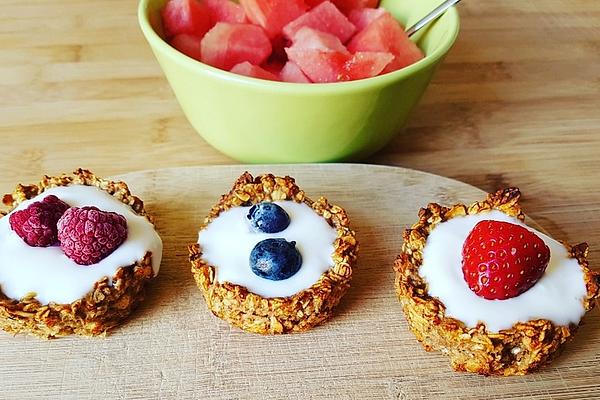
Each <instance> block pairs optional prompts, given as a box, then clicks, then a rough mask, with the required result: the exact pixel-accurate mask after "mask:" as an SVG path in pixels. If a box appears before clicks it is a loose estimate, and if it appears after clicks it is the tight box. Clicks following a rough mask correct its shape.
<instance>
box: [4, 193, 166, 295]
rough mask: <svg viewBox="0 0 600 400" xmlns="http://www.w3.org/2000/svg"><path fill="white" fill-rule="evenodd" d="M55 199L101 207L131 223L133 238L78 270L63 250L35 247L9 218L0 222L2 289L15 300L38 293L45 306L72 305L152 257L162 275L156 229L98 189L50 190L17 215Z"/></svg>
mask: <svg viewBox="0 0 600 400" xmlns="http://www.w3.org/2000/svg"><path fill="white" fill-rule="evenodd" d="M51 194H53V195H55V196H56V197H58V198H59V199H61V200H62V201H64V202H65V203H67V204H68V205H69V206H71V207H84V206H96V207H98V208H99V209H101V210H103V211H112V212H116V213H119V214H121V215H123V216H124V217H125V218H126V219H127V239H126V240H125V241H124V242H123V243H122V244H121V246H119V247H118V248H117V249H116V250H115V251H114V252H112V253H111V254H110V255H109V256H108V257H106V258H104V259H103V260H101V261H100V262H99V263H97V264H93V265H89V266H85V265H78V264H76V263H75V262H74V261H73V260H71V259H70V258H68V257H67V256H66V255H65V254H64V253H63V252H62V250H61V249H60V247H59V246H52V247H30V246H29V245H27V244H26V243H25V242H24V241H23V239H21V238H20V237H19V236H18V235H17V234H16V233H15V232H14V231H13V230H12V229H11V227H10V223H9V221H8V218H9V215H10V214H9V215H7V216H5V217H3V218H0V288H1V289H2V292H4V294H5V295H7V296H8V297H10V298H12V299H17V300H18V299H20V298H22V297H23V296H25V295H26V294H28V293H30V292H35V293H37V295H36V296H35V297H36V298H37V300H38V301H39V302H40V303H42V304H47V303H49V302H55V303H60V304H68V303H71V302H73V301H75V300H78V299H80V298H82V297H84V296H85V295H86V294H87V293H88V292H89V291H90V290H91V289H93V287H94V283H95V282H96V281H98V280H99V279H101V278H103V277H105V276H108V277H109V278H112V277H113V276H114V275H115V273H116V272H117V269H119V267H123V266H128V265H132V264H135V262H136V261H140V260H142V259H143V258H144V255H145V254H146V252H148V251H151V252H152V268H153V270H154V275H156V274H158V269H159V267H160V261H161V258H162V241H161V239H160V236H158V234H157V233H156V231H155V230H154V226H153V225H152V224H151V223H150V222H149V221H148V220H147V219H146V218H145V217H142V216H139V215H137V214H136V213H135V212H134V211H133V210H132V209H131V207H129V206H128V205H127V204H124V203H122V202H121V201H119V200H118V199H116V198H114V197H113V196H111V195H110V194H108V193H106V192H105V191H103V190H101V189H98V188H96V187H93V186H85V185H72V186H61V187H56V188H51V189H47V190H46V191H44V192H43V193H42V194H40V195H38V196H36V197H35V198H33V199H30V200H27V201H24V202H22V203H21V204H19V206H18V207H17V208H16V209H15V210H13V211H12V212H15V211H17V210H22V209H25V208H27V207H28V206H29V204H31V203H33V202H35V201H40V200H42V199H43V198H44V197H46V196H49V195H51ZM12 212H11V213H12Z"/></svg>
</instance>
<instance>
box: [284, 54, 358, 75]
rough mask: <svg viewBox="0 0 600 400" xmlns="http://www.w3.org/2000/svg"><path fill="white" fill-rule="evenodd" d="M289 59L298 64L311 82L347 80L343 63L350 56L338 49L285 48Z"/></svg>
mask: <svg viewBox="0 0 600 400" xmlns="http://www.w3.org/2000/svg"><path fill="white" fill-rule="evenodd" d="M286 51H287V54H288V57H289V59H290V61H292V62H293V63H295V64H296V65H298V67H300V69H301V70H302V72H304V74H305V75H306V76H307V77H308V78H309V79H310V80H311V81H313V82H317V83H329V82H339V81H341V80H347V77H346V75H345V73H344V64H345V63H346V62H347V61H348V60H349V59H351V58H352V56H351V55H349V54H345V53H342V52H340V51H327V50H319V49H306V50H303V49H297V48H294V46H292V47H290V48H289V49H286Z"/></svg>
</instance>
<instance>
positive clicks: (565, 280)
mask: <svg viewBox="0 0 600 400" xmlns="http://www.w3.org/2000/svg"><path fill="white" fill-rule="evenodd" d="M483 220H495V221H505V222H511V223H513V224H518V225H521V226H524V227H526V228H527V229H529V230H530V231H532V232H534V233H535V234H536V235H538V236H539V237H540V238H541V239H542V240H543V241H544V242H545V243H546V245H547V246H548V247H549V248H550V262H549V263H548V267H547V268H546V272H545V273H544V275H543V276H542V278H541V279H540V280H539V281H538V282H537V283H536V284H535V285H534V286H533V287H532V288H531V289H529V290H527V291H526V292H524V293H522V294H520V295H519V296H517V297H513V298H511V299H506V300H487V299H484V298H483V297H479V296H477V295H476V294H475V293H473V292H472V291H471V289H469V287H468V285H467V283H466V282H465V280H464V278H463V272H462V248H463V243H464V241H465V239H466V238H467V236H468V235H469V232H470V231H471V230H472V229H473V227H474V226H475V225H476V224H477V223H478V222H480V221H483ZM419 273H420V275H421V276H422V277H423V278H424V279H425V281H426V282H427V285H428V291H429V294H430V295H431V296H433V297H437V298H438V299H440V300H441V301H442V302H443V303H444V305H445V306H446V316H448V317H452V318H456V319H458V320H460V321H462V322H463V323H464V324H465V325H466V326H467V327H469V328H472V327H475V326H476V325H477V323H478V322H483V323H484V324H485V325H486V327H487V330H488V331H489V332H498V331H500V330H502V329H509V328H511V327H512V326H513V325H514V324H515V323H517V322H527V321H530V320H534V319H547V320H550V321H552V322H553V323H555V324H557V325H569V324H570V323H573V324H577V323H579V320H580V319H581V317H582V316H583V314H584V313H585V309H584V307H583V299H584V297H585V295H586V293H587V292H586V287H585V282H584V280H583V270H582V269H581V267H580V265H579V264H578V263H577V260H575V259H573V258H569V255H568V253H567V250H566V249H565V247H564V246H563V245H562V244H560V243H559V242H557V241H556V240H554V239H552V238H550V237H548V236H546V235H544V234H543V233H541V232H538V231H536V230H535V229H533V228H530V227H528V226H526V225H525V224H523V223H522V222H520V221H519V220H518V219H516V218H513V217H510V216H508V215H506V214H504V213H502V212H500V211H497V210H493V211H490V212H486V213H481V214H476V215H469V216H464V217H455V218H452V219H450V220H448V221H446V222H443V223H440V224H439V225H437V226H436V227H435V229H433V231H432V232H431V233H430V234H429V237H428V238H427V243H426V245H425V249H424V250H423V264H422V265H421V267H420V269H419Z"/></svg>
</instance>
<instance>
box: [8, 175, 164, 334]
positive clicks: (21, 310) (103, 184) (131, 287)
mask: <svg viewBox="0 0 600 400" xmlns="http://www.w3.org/2000/svg"><path fill="white" fill-rule="evenodd" d="M68 185H87V186H96V187H98V188H100V189H102V190H104V191H106V192H108V193H110V194H111V195H113V196H114V197H115V198H117V199H118V200H120V201H121V202H123V203H125V204H128V205H129V206H131V208H132V209H133V210H134V211H135V212H136V213H137V214H138V215H143V216H145V217H146V218H148V220H149V221H151V222H152V220H151V218H150V216H149V215H147V214H146V211H145V210H144V203H143V202H142V201H141V200H140V199H139V198H137V197H135V196H133V195H131V193H130V192H129V188H128V187H127V185H126V184H125V183H124V182H113V181H108V180H104V179H101V178H98V177H97V176H95V175H94V174H92V173H91V172H90V171H87V170H83V169H78V170H76V171H74V172H73V174H72V175H61V176H57V177H50V176H44V178H43V179H42V180H41V182H40V183H39V184H33V185H21V184H19V185H17V187H16V189H15V191H14V192H13V193H10V194H6V195H4V197H3V199H2V201H3V203H4V204H5V205H7V206H9V207H10V209H12V208H14V207H16V206H17V205H19V203H21V202H22V201H25V200H28V199H30V198H32V197H35V196H36V195H38V194H40V193H42V192H43V191H44V190H46V189H48V188H51V187H56V186H68ZM3 214H5V213H3ZM0 217H1V216H0ZM152 277H153V270H152V254H151V252H148V253H146V255H145V256H144V258H143V259H142V260H140V261H139V262H137V263H136V264H135V265H133V266H123V267H121V268H119V269H118V270H117V272H116V274H115V276H114V277H113V279H112V285H111V284H110V282H109V278H108V277H104V278H103V279H100V280H99V281H97V282H96V283H95V285H94V289H93V290H91V291H90V292H89V293H88V294H87V295H86V296H85V297H84V298H82V299H79V300H77V301H74V302H73V303H71V304H56V303H50V304H41V303H40V302H38V301H37V300H36V299H35V298H33V295H34V294H33V295H32V296H28V297H25V298H23V299H20V300H14V299H9V298H8V297H7V296H6V295H5V294H4V293H2V291H1V290H0V327H2V329H4V330H5V331H7V332H10V333H14V334H17V333H30V334H33V335H36V336H39V337H42V338H47V339H50V338H55V337H60V336H66V335H70V334H78V335H86V336H98V335H105V334H106V333H107V332H108V331H109V330H111V329H112V328H114V327H115V326H117V325H119V324H120V323H121V322H122V321H123V320H124V319H125V318H126V317H127V316H129V314H130V313H131V311H132V310H133V309H134V308H135V307H136V306H137V305H138V304H139V303H140V302H141V301H142V300H143V298H144V293H145V287H146V284H147V283H148V282H149V281H150V280H151V279H152Z"/></svg>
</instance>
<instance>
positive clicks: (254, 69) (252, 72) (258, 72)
mask: <svg viewBox="0 0 600 400" xmlns="http://www.w3.org/2000/svg"><path fill="white" fill-rule="evenodd" d="M231 72H233V73H234V74H239V75H245V76H250V77H252V78H258V79H266V80H269V81H278V80H279V78H277V76H276V75H274V74H272V73H270V72H269V71H267V70H265V69H263V68H261V67H259V66H257V65H252V64H250V63H249V62H248V61H244V62H243V63H240V64H237V65H235V66H234V67H233V68H231Z"/></svg>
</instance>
